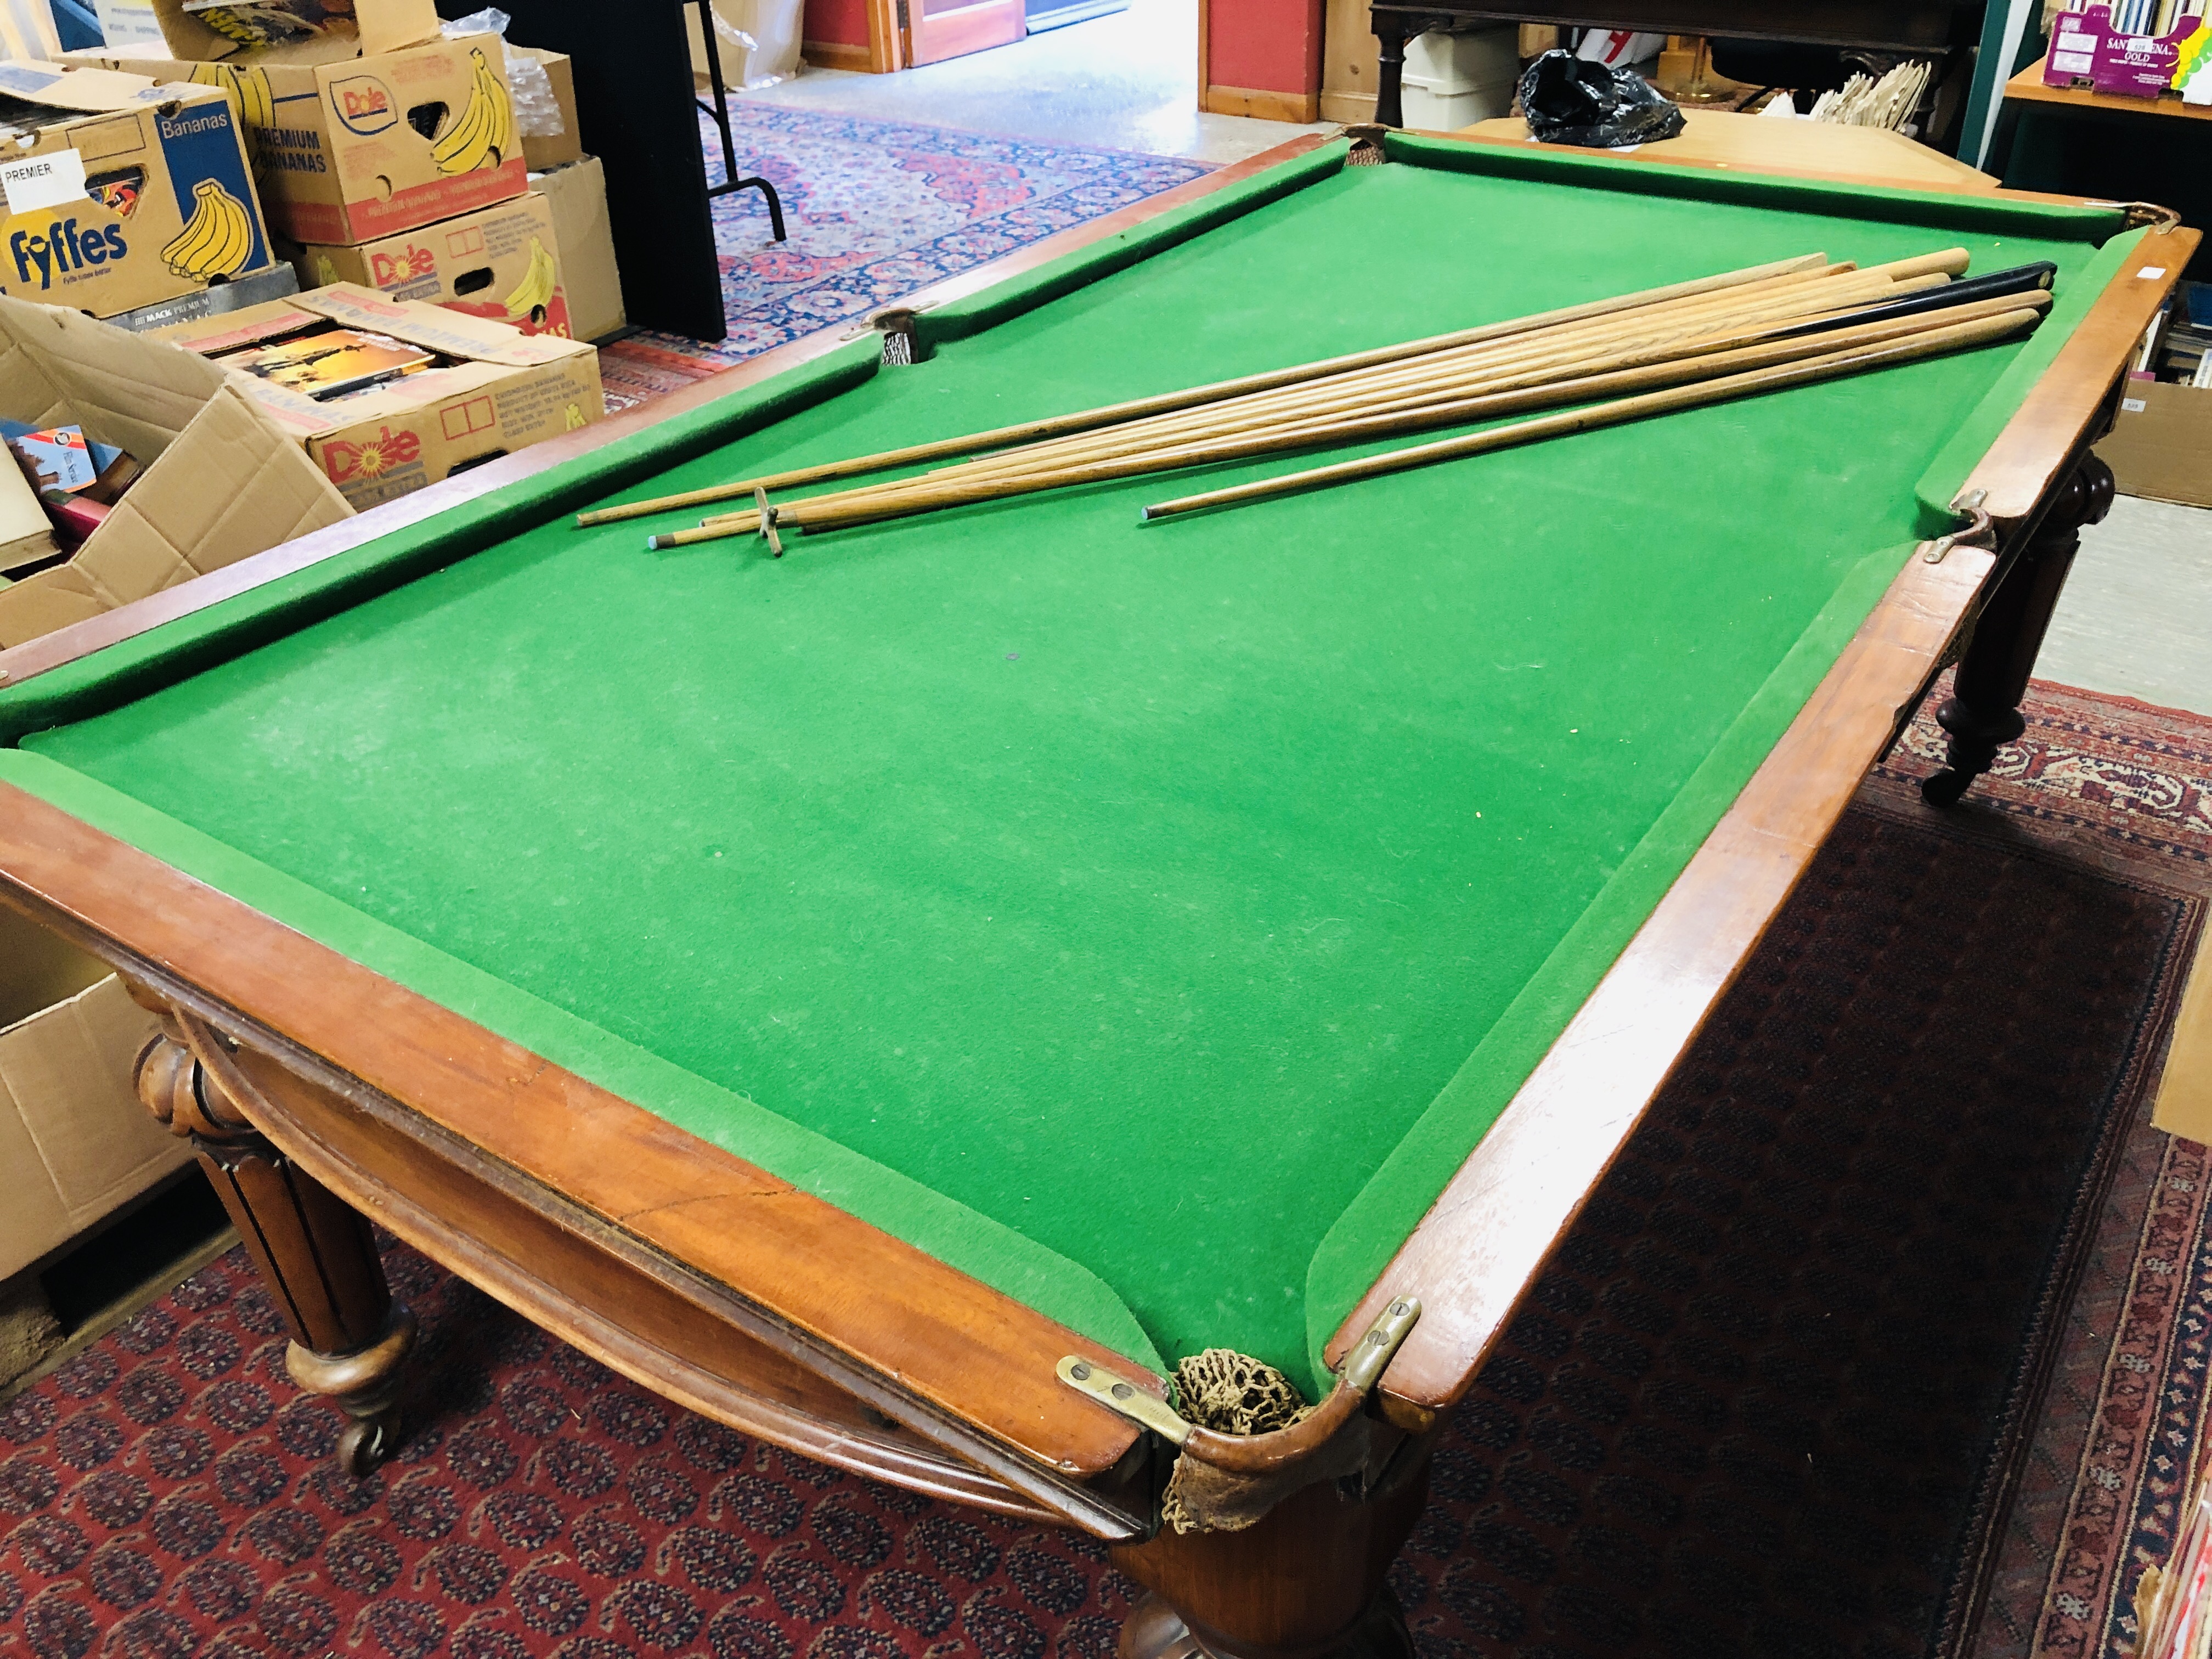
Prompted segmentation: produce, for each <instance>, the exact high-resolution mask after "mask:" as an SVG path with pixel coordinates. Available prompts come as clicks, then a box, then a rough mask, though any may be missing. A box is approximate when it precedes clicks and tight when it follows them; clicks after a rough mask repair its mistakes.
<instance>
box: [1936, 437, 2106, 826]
mask: <svg viewBox="0 0 2212 1659" xmlns="http://www.w3.org/2000/svg"><path fill="white" fill-rule="evenodd" d="M2111 510H2112V468H2110V467H2109V466H2106V465H2105V464H2104V462H2103V461H2101V460H2100V459H2098V458H2097V457H2096V456H2095V455H2092V454H2085V455H2083V456H2082V458H2081V461H2080V463H2079V465H2076V466H2075V469H2074V473H2073V476H2072V477H2069V478H2068V479H2067V480H2066V482H2065V483H2063V484H2061V485H2060V486H2059V488H2058V492H2057V497H2056V499H2054V500H2053V501H2052V502H2051V507H2050V509H2049V510H2048V511H2047V512H2045V514H2044V515H2043V521H2042V523H2040V524H2039V525H2038V526H2036V529H2035V533H2034V535H2033V537H2032V538H2030V539H2029V541H2028V544H2027V546H2026V547H2025V548H2023V549H2022V550H2021V555H2020V557H2019V559H2018V560H2017V561H2016V562H2015V563H2014V565H2013V568H2011V569H2010V570H2008V571H2007V572H2006V573H2005V575H2004V578H2003V580H2002V581H2001V582H1999V583H1998V585H1997V590H1996V592H1994V593H1992V594H1991V595H1990V599H1989V603H1988V604H1987V605H1984V606H1983V608H1982V614H1981V616H1980V617H1978V619H1977V620H1976V621H1975V623H1974V637H1973V639H1972V641H1971V642H1970V643H1969V644H1968V645H1967V647H1966V655H1965V656H1964V657H1963V658H1961V659H1960V663H1959V672H1958V676H1957V678H1955V679H1954V682H1953V684H1952V687H1951V690H1952V695H1951V696H1949V697H1948V698H1946V699H1945V700H1944V702H1943V706H1942V708H1938V709H1937V710H1936V724H1937V725H1939V726H1942V728H1943V730H1944V731H1945V732H1947V733H1948V736H1949V739H1950V740H1949V742H1948V744H1946V746H1945V752H1944V757H1943V761H1944V764H1943V769H1942V771H1940V772H1938V773H1936V775H1934V776H1932V777H1929V778H1924V779H1923V780H1922V781H1921V784H1920V793H1921V798H1922V799H1924V800H1926V801H1927V802H1928V804H1929V805H1931V806H1951V805H1956V804H1957V802H1958V800H1959V798H1960V796H1961V795H1963V794H1965V793H1966V788H1967V786H1968V785H1970V784H1972V782H1973V781H1974V780H1975V779H1976V778H1978V777H1979V776H1980V775H1982V774H1983V773H1984V772H1986V771H1988V770H1989V769H1990V765H1991V763H1993V762H1995V761H1996V757H1997V750H1999V749H2000V748H2002V747H2003V746H2004V745H2005V744H2008V743H2010V742H2011V741H2012V740H2013V739H2014V738H2017V737H2018V736H2020V734H2021V732H2024V731H2026V730H2027V720H2024V719H2023V718H2021V712H2020V702H2021V698H2022V697H2024V696H2027V679H2028V676H2029V675H2030V674H2031V673H2033V671H2034V669H2035V659H2036V654H2037V653H2039V652H2040V651H2041V650H2042V649H2043V636H2044V634H2045V632H2046V631H2047V630H2048V629H2049V628H2050V626H2051V611H2053V610H2055V609H2056V608H2057V604H2058V594H2059V591H2060V590H2061V589H2062V588H2063V587H2064V586H2066V573H2067V572H2068V571H2069V569H2071V568H2073V564H2074V556H2075V554H2076V553H2077V552H2079V551H2080V550H2081V529H2082V526H2085V525H2093V524H2096V523H2099V522H2100V521H2101V520H2103V519H2104V516H2105V514H2106V513H2108V512H2110V511H2111Z"/></svg>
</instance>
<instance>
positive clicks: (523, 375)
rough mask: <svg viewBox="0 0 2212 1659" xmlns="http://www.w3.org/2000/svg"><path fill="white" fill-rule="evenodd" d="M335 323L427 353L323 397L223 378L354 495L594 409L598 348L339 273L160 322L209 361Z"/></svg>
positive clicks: (504, 445)
mask: <svg viewBox="0 0 2212 1659" xmlns="http://www.w3.org/2000/svg"><path fill="white" fill-rule="evenodd" d="M334 328H343V329H360V330H364V331H368V332H371V333H375V334H381V335H384V336H386V337H389V338H392V339H396V340H400V341H403V342H404V343H407V344H409V345H412V346H419V347H421V348H422V349H424V350H426V351H429V352H431V353H433V354H435V358H436V362H435V366H434V367H432V368H425V369H422V370H419V371H418V372H416V373H415V374H405V375H402V376H401V377H400V378H398V380H387V381H385V382H383V383H382V384H380V385H377V386H369V387H368V388H366V389H364V390H362V391H359V392H346V393H344V394H343V395H342V396H339V397H336V398H310V397H305V396H302V395H301V393H299V392H294V391H292V390H290V389H289V388H288V387H285V386H278V385H276V384H274V383H272V382H270V381H268V380H258V379H255V378H253V377H252V376H250V375H245V374H233V375H232V380H233V382H234V384H235V385H236V386H238V387H239V389H240V390H241V391H242V392H245V393H246V395H247V396H248V397H250V398H253V399H254V400H255V401H256V402H258V403H259V404H261V405H262V407H263V408H264V409H265V410H267V411H268V412H269V413H270V416H273V417H274V419H275V420H276V424H277V425H278V426H280V427H282V428H285V429H286V430H288V431H289V432H290V433H291V434H292V435H294V436H295V438H296V439H297V440H298V441H300V442H301V444H302V445H304V446H305V447H306V448H307V454H308V456H309V457H310V458H311V459H313V461H314V462H315V463H316V464H317V465H319V467H320V468H321V469H322V471H323V474H324V476H325V477H327V478H328V479H329V480H330V482H331V483H332V484H333V485H335V486H336V487H337V490H338V492H339V494H341V495H343V496H344V497H345V499H346V500H347V501H349V502H350V503H351V504H352V505H353V506H354V507H356V509H366V508H368V507H374V506H375V505H376V504H377V503H378V502H380V501H391V500H392V499H393V498H394V497H396V496H399V495H410V494H411V493H412V492H414V491H415V490H417V489H422V487H423V486H424V485H426V484H434V483H437V482H438V481H439V480H440V479H441V478H446V477H451V476H452V475H453V474H454V473H456V472H460V471H465V470H467V469H468V468H469V467H471V466H475V465H479V464H481V463H482V462H484V461H488V460H490V459H494V458H495V457H496V456H500V455H505V454H508V453H512V452H513V451H515V450H518V449H520V448H523V447H526V445H530V444H534V443H538V442H539V441H542V440H544V439H547V438H557V437H559V436H560V435H562V433H564V432H573V431H574V430H576V429H577V428H579V427H585V426H590V425H592V423H593V422H598V421H599V420H602V419H604V418H605V415H606V399H605V394H604V393H603V392H601V390H600V386H599V353H598V351H596V350H595V349H592V347H591V346H589V345H587V344H586V343H583V342H582V341H580V340H566V339H562V338H560V337H557V336H555V335H551V334H538V335H526V334H523V333H521V332H520V331H517V330H515V329H513V328H510V327H508V326H507V325H506V324H504V323H500V322H495V321H493V320H491V319H489V318H484V317H471V316H466V315H464V314H462V313H458V312H453V311H449V310H447V309H446V308H445V307H442V306H434V305H426V304H424V303H422V301H412V300H394V299H392V298H391V297H390V296H388V295H383V294H380V293H378V292H377V291H376V290H375V289H372V288H365V287H362V286H360V285H358V284H356V283H337V284H336V285H335V286H332V287H329V288H319V289H313V290H312V291H311V292H308V293H306V294H298V295H293V296H292V297H291V298H290V299H289V300H272V301H269V302H268V303H267V304H265V305H258V306H250V307H246V309H245V310H243V311H234V312H232V313H230V314H229V315H228V316H223V317H209V318H205V319H202V320H201V321H199V322H196V323H184V324H179V325H178V326H176V327H174V328H167V329H163V330H161V331H160V332H161V337H162V338H166V339H169V340H173V341H174V342H175V343H177V344H179V345H181V346H185V347H187V348H189V349H191V350H193V351H197V352H200V353H202V354H203V355H204V356H210V357H212V358H215V359H216V361H217V362H222V360H223V359H224V358H225V357H228V356H232V355H234V354H235V353H237V352H240V351H242V350H245V349H248V348H251V347H255V346H264V345H270V344H276V343H281V342H283V341H286V340H295V339H299V338H301V337H305V336H312V334H313V332H314V331H319V330H322V331H327V330H331V329H334Z"/></svg>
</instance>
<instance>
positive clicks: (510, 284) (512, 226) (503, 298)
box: [297, 191, 574, 336]
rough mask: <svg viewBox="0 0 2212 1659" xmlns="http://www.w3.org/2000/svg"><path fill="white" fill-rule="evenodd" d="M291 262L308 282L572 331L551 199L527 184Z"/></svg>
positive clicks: (533, 327) (531, 328)
mask: <svg viewBox="0 0 2212 1659" xmlns="http://www.w3.org/2000/svg"><path fill="white" fill-rule="evenodd" d="M297 263H298V264H299V267H300V272H301V281H302V283H304V284H305V285H306V286H307V287H309V288H326V287H328V286H329V285H330V284H331V283H360V284H362V286H363V287H365V288H373V289H380V290H381V291H382V292H384V293H386V294H388V295H391V296H392V298H393V299H395V300H421V301H424V302H425V303H427V304H429V305H435V306H443V307H446V308H447V310H448V311H459V312H462V313H465V314H466V315H468V316H471V317H488V318H489V319H492V320H493V321H494V322H500V323H507V324H509V325H512V326H513V327H515V328H518V329H520V330H521V331H523V332H524V333H525V334H558V335H562V336H568V335H572V334H573V333H574V330H573V329H572V328H571V327H570V326H569V318H568V293H567V290H566V289H565V288H564V287H563V285H562V279H561V253H560V242H559V240H558V238H557V237H556V235H555V234H554V229H553V209H552V204H550V203H549V202H548V201H547V200H546V199H545V197H543V196H540V195H539V194H538V193H537V192H536V191H532V192H531V193H530V194H529V195H527V196H520V197H516V198H515V199H514V200H513V201H512V202H502V203H501V204H499V205H498V206H497V207H490V208H484V209H482V210H479V211H477V212H475V213H465V214H462V215H461V216H459V217H458V218H453V219H441V220H440V221H439V222H437V223H436V224H435V225H424V226H422V227H421V228H419V229H416V230H410V231H403V232H402V233H401V234H398V235H397V236H387V237H385V238H383V239H382V240H379V241H374V242H362V243H360V244H358V245H357V246H352V247H308V248H306V249H304V250H302V251H301V256H300V258H299V260H298V261H297Z"/></svg>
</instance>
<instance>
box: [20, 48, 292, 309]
mask: <svg viewBox="0 0 2212 1659" xmlns="http://www.w3.org/2000/svg"><path fill="white" fill-rule="evenodd" d="M0 131H6V132H7V134H8V135H9V137H10V139H11V140H12V142H10V143H8V144H7V145H6V146H5V147H4V149H0V155H4V157H5V159H4V160H0V191H4V192H5V194H6V197H7V209H6V219H5V221H4V222H0V292H4V293H7V294H10V295H15V297H16V298H17V299H22V300H38V301H44V302H46V304H49V305H58V306H67V307H70V309H71V310H73V311H83V312H89V313H91V314H92V315H94V316H95V317H113V316H116V315H118V314H119V313H124V312H127V311H133V310H136V309H137V308H138V307H141V306H149V305H157V304H160V303H161V302H162V301H168V300H173V299H175V298H177V297H179V295H187V294H193V293H197V292H198V291H200V290H201V289H205V288H207V287H208V286H209V285H210V284H211V283H227V282H231V281H234V280H235V279H236V278H239V277H241V276H250V275H252V273H254V272H256V271H261V270H268V269H269V268H270V266H272V265H273V264H276V260H275V259H274V258H272V257H271V255H270V248H269V237H268V234H267V232H266V230H265V229H264V227H263V225H262V221H261V206H260V203H259V200H258V197H256V195H255V193H254V189H253V182H252V178H251V177H250V176H249V174H248V173H247V171H246V149H245V145H244V143H243V142H242V140H241V136H240V131H239V128H238V123H237V120H236V118H235V117H234V114H233V112H232V110H231V106H230V104H229V101H228V100H227V99H225V98H224V97H223V95H222V94H221V93H219V92H216V91H214V90H213V89H211V88H206V87H195V86H157V85H155V82H152V81H150V80H149V79H147V78H146V77H144V76H137V75H123V74H118V73H115V72H114V71H112V70H101V69H70V68H64V67H59V66H57V65H55V64H30V63H4V64H0Z"/></svg>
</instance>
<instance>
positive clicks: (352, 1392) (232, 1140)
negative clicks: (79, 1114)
mask: <svg viewBox="0 0 2212 1659" xmlns="http://www.w3.org/2000/svg"><path fill="white" fill-rule="evenodd" d="M131 994H132V995H133V996H134V997H136V998H137V1000H139V1001H140V1002H141V1003H142V1004H143V1005H144V1006H147V1007H149V1008H151V1009H153V1010H154V1012H156V1013H159V1014H161V1016H162V1022H161V1023H162V1028H163V1029H162V1032H161V1035H160V1036H156V1037H155V1038H154V1039H153V1041H151V1042H149V1043H148V1044H147V1045H146V1047H145V1048H143V1050H141V1051H140V1053H139V1055H138V1060H137V1087H138V1098H139V1099H140V1100H142V1101H143V1102H144V1103H145V1104H146V1107H147V1109H149V1111H151V1112H152V1113H153V1114H154V1115H155V1117H157V1118H159V1119H160V1120H161V1121H162V1122H163V1123H165V1124H167V1126H168V1127H169V1129H170V1131H171V1133H174V1134H179V1135H184V1136H186V1137H188V1138H189V1139H191V1143H192V1146H193V1150H195V1151H196V1152H198V1153H199V1158H200V1167H201V1168H202V1169H204V1170H206V1171H207V1176H208V1179H209V1180H210V1182H213V1183H214V1184H215V1189H216V1194H217V1196H219V1197H220V1198H221V1199H222V1204H223V1207H224V1208H225V1209H226V1210H228V1211H229V1212H230V1218H231V1221H232V1223H233V1224H234V1225H235V1226H236V1227H237V1229H238V1236H239V1237H240V1239H242V1240H243V1241H244V1242H245V1244H246V1253H247V1254H248V1255H251V1256H252V1258H253V1263H254V1266H256V1267H258V1268H259V1269H260V1270H261V1277H262V1279H263V1280H264V1282H265V1283H266V1284H267V1285H268V1286H269V1291H270V1295H272V1296H273V1297H276V1305H277V1306H278V1308H280V1309H281V1310H283V1315H284V1322H285V1324H286V1325H287V1326H288V1327H289V1328H290V1330H291V1334H292V1345H291V1346H290V1347H289V1349H288V1350H287V1351H286V1352H285V1356H284V1366H285V1369H286V1370H289V1372H290V1373H291V1374H292V1380H293V1381H294V1382H295V1383H298V1384H299V1385H300V1386H301V1388H303V1389H307V1390H308V1391H309V1392H310V1393H313V1394H322V1395H331V1396H332V1397H334V1398H335V1399H336V1400H337V1402H338V1404H339V1405H340V1406H342V1407H344V1408H345V1411H346V1413H347V1414H348V1415H349V1417H350V1418H351V1419H353V1420H352V1421H351V1422H349V1424H347V1425H346V1427H345V1430H344V1431H343V1433H342V1434H341V1435H340V1436H339V1437H338V1462H339V1463H340V1465H341V1466H342V1467H343V1468H344V1469H345V1471H346V1473H347V1474H350V1475H353V1476H355V1477H356V1479H358V1478H359V1477H361V1476H362V1475H365V1474H368V1473H369V1471H370V1470H372V1469H374V1468H375V1467H376V1466H377V1464H378V1463H380V1462H382V1461H383V1459H384V1458H385V1456H386V1455H387V1454H389V1453H390V1452H391V1451H392V1449H393V1448H394V1447H395V1446H397V1445H398V1437H399V1411H398V1395H399V1389H400V1385H401V1383H402V1380H403V1367H404V1362H405V1360H406V1358H407V1354H408V1351H409V1350H410V1348H412V1347H413V1346H414V1344H415V1316H414V1315H413V1314H411V1313H410V1312H409V1311H408V1310H407V1308H406V1305H405V1304H404V1303H397V1302H394V1301H393V1300H392V1291H391V1287H390V1286H389V1285H386V1282H385V1278H384V1267H383V1264H382V1263H380V1261H378V1260H377V1257H376V1244H375V1240H374V1237H373V1236H372V1235H371V1233H370V1231H369V1227H368V1222H367V1221H366V1220H364V1219H363V1218H362V1217H361V1216H360V1215H359V1214H358V1213H356V1212H355V1211H354V1210H352V1209H351V1208H349V1206H346V1205H345V1204H343V1203H342V1202H340V1201H339V1200H337V1198H335V1197H333V1196H332V1195H331V1193H330V1191H329V1189H328V1188H325V1187H324V1186H322V1185H321V1184H320V1183H319V1182H315V1181H313V1180H310V1179H309V1178H308V1177H307V1175H306V1174H305V1173H303V1172H302V1171H301V1170H299V1169H297V1168H295V1166H294V1165H293V1164H292V1163H291V1161H290V1160H289V1158H286V1157H285V1156H284V1154H283V1153H282V1152H279V1151H278V1150H277V1149H276V1147H275V1146H271V1145H270V1143H269V1142H268V1141H267V1140H266V1139H264V1138H263V1137H262V1135H261V1133H259V1131H258V1130H256V1129H255V1128H254V1127H253V1126H252V1123H250V1122H249V1121H247V1120H246V1115H245V1114H244V1113H242V1112H240V1110H239V1109H238V1107H237V1104H236V1103H235V1102H234V1101H232V1100H231V1099H230V1098H229V1097H228V1096H227V1095H226V1094H224V1093H223V1091H222V1088H221V1086H220V1085H217V1084H216V1080H215V1079H213V1078H211V1077H210V1076H209V1075H208V1074H207V1072H206V1070H205V1069H204V1067H203V1066H201V1065H200V1063H199V1061H198V1060H197V1059H196V1058H194V1056H193V1054H192V1052H191V1048H189V1047H188V1046H186V1044H185V1039H184V1036H183V1035H182V1033H181V1031H180V1030H179V1029H178V1027H177V1024H176V1022H175V1019H174V1018H173V1016H172V1015H171V1014H170V1012H169V1011H168V1010H167V1008H165V1007H164V1006H162V1005H161V1002H160V1001H159V1000H158V999H155V998H154V997H152V996H150V995H149V994H146V993H144V992H143V991H141V990H140V989H139V988H138V987H132V989H131Z"/></svg>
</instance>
